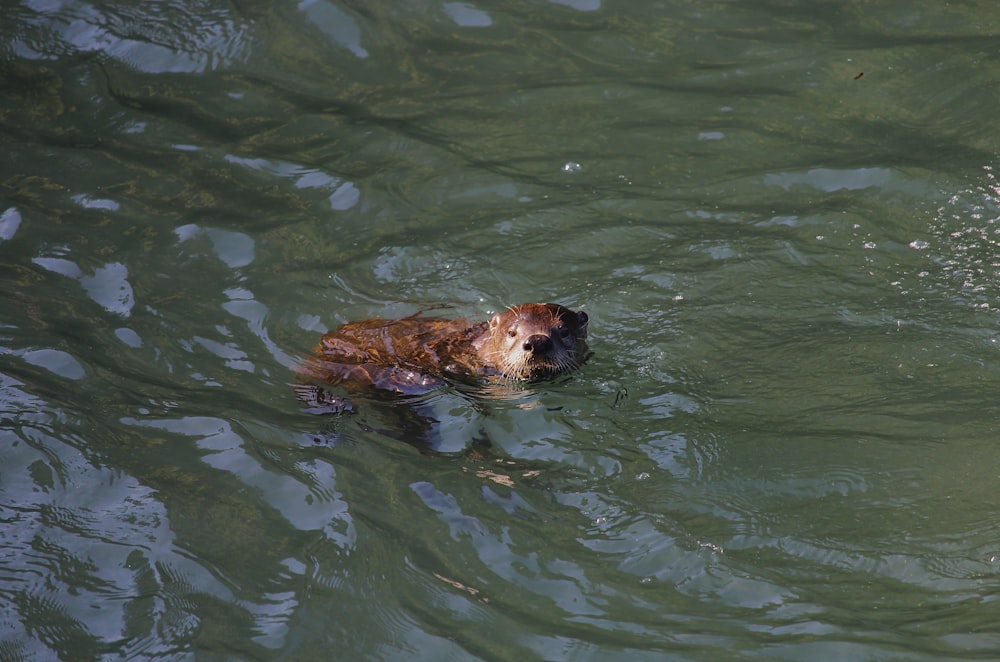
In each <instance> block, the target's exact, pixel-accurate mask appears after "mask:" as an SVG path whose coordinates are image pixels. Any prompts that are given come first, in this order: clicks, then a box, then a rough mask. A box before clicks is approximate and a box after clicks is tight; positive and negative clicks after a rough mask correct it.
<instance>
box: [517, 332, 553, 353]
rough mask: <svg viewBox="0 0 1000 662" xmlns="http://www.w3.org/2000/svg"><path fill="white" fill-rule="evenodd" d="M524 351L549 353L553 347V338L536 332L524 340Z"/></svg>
mask: <svg viewBox="0 0 1000 662" xmlns="http://www.w3.org/2000/svg"><path fill="white" fill-rule="evenodd" d="M523 347H524V351H526V352H531V353H532V354H548V353H549V351H551V349H552V338H549V337H548V336H546V335H544V334H541V333H536V334H535V335H533V336H530V337H529V338H528V339H527V340H525V341H524V345H523Z"/></svg>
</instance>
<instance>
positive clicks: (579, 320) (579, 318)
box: [576, 310, 590, 335]
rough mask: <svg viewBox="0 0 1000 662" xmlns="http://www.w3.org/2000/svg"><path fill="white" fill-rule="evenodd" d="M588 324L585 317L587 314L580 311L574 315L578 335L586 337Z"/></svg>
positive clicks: (587, 319) (588, 319)
mask: <svg viewBox="0 0 1000 662" xmlns="http://www.w3.org/2000/svg"><path fill="white" fill-rule="evenodd" d="M589 322H590V318H589V317H587V313H585V312H583V311H582V310H581V311H580V312H578V313H577V314H576V324H577V326H578V327H579V328H580V334H581V335H586V333H587V324H588V323H589Z"/></svg>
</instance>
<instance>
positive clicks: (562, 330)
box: [298, 303, 588, 394]
mask: <svg viewBox="0 0 1000 662" xmlns="http://www.w3.org/2000/svg"><path fill="white" fill-rule="evenodd" d="M587 324H588V319H587V314H586V313H583V312H574V311H572V310H570V309H568V308H565V307H564V306H560V305H558V304H552V303H529V304H523V305H520V306H512V307H510V308H508V309H507V310H505V311H504V312H502V313H499V314H497V315H495V316H494V317H493V319H491V320H490V321H489V322H474V321H470V320H468V319H455V320H449V319H443V318H437V317H422V316H419V315H416V316H412V317H405V318H402V319H397V320H385V319H370V320H364V321H361V322H349V323H347V324H344V325H343V326H341V327H340V328H339V329H337V330H336V331H333V332H330V333H327V334H326V335H324V336H323V337H322V339H321V340H320V342H319V344H318V345H317V346H316V348H315V349H314V350H313V354H314V355H313V357H311V358H310V359H308V360H307V361H306V362H305V363H303V364H302V365H301V366H300V367H299V369H298V372H299V374H300V376H301V377H303V378H305V379H306V380H309V381H312V382H314V383H315V382H322V383H325V384H329V385H338V384H343V385H344V386H345V387H355V388H357V387H369V388H372V387H373V388H375V389H381V390H386V391H392V392H396V393H404V394H416V393H420V392H423V391H426V390H428V389H430V388H433V387H434V386H437V385H440V384H441V383H443V382H444V380H445V379H446V378H469V377H489V376H501V377H504V378H507V379H512V380H534V379H542V378H546V377H553V376H556V375H559V374H563V373H565V372H569V371H571V370H574V369H575V368H577V367H579V365H580V364H581V363H582V362H583V360H584V358H585V355H586V352H587V348H586V343H585V342H584V340H585V338H586V337H587Z"/></svg>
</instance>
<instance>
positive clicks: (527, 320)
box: [477, 303, 588, 380]
mask: <svg viewBox="0 0 1000 662" xmlns="http://www.w3.org/2000/svg"><path fill="white" fill-rule="evenodd" d="M587 322H588V318H587V313H584V312H574V311H572V310H570V309H569V308H566V307H564V306H560V305H558V304H554V303H527V304H523V305H520V306H512V307H510V308H508V309H507V310H505V311H504V312H502V313H500V314H498V315H495V316H494V317H493V319H492V320H490V326H489V329H488V330H487V333H486V334H485V335H484V339H483V342H482V343H481V345H480V346H478V347H477V349H478V350H479V352H480V354H481V356H482V357H483V358H484V359H486V360H487V361H489V362H490V363H492V364H493V365H494V366H496V368H497V370H499V371H500V373H501V374H502V375H503V376H504V377H507V378H508V379H520V380H529V379H542V378H545V377H553V376H555V375H560V374H562V373H565V372H569V371H570V370H574V369H576V368H577V367H579V365H580V364H581V363H582V362H583V359H584V357H585V355H586V353H587V345H586V343H585V342H584V339H585V338H586V337H587Z"/></svg>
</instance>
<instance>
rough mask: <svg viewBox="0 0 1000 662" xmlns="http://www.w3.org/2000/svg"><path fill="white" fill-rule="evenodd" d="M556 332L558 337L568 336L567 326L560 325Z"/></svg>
mask: <svg viewBox="0 0 1000 662" xmlns="http://www.w3.org/2000/svg"><path fill="white" fill-rule="evenodd" d="M556 332H557V333H558V334H559V337H560V338H565V337H567V336H569V327H565V326H560V327H559V329H558V330H557V331H556Z"/></svg>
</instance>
